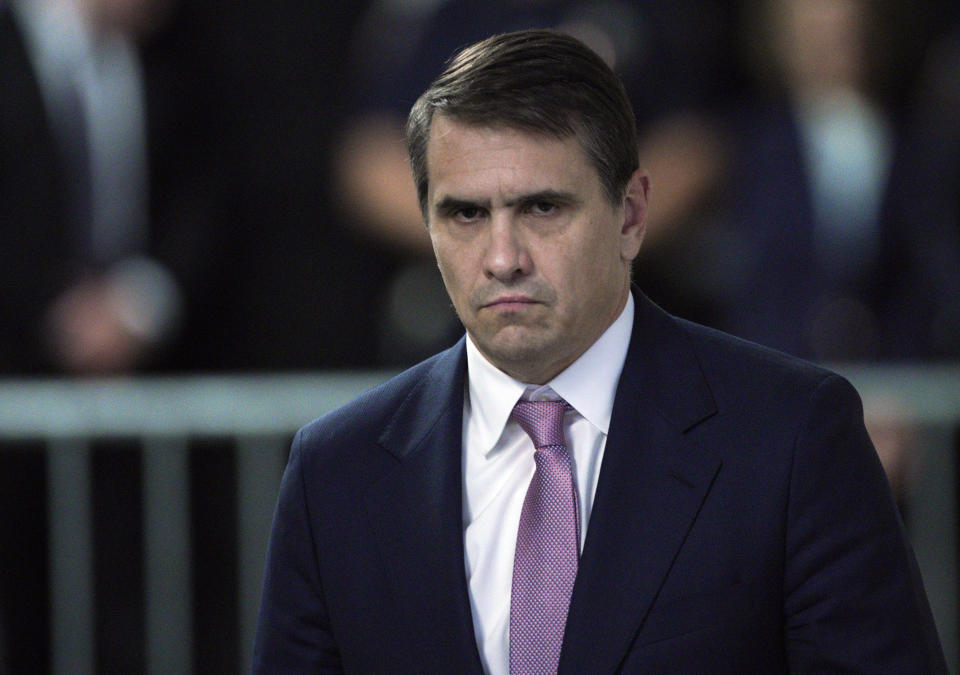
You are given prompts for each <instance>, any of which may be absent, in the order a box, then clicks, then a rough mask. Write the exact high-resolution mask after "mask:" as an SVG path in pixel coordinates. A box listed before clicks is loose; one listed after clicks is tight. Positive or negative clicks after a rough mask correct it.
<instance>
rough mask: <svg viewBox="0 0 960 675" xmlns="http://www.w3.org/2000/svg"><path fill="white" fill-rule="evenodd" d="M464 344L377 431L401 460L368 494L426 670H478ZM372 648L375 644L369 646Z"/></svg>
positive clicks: (444, 356)
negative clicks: (464, 484)
mask: <svg viewBox="0 0 960 675" xmlns="http://www.w3.org/2000/svg"><path fill="white" fill-rule="evenodd" d="M465 373H466V357H465V351H464V343H463V341H461V342H460V343H459V344H458V345H457V346H456V347H454V348H453V349H451V350H449V351H447V352H445V353H444V354H442V355H441V356H440V357H439V358H438V360H437V361H436V362H435V363H434V365H433V368H432V369H431V370H430V372H429V373H428V375H427V376H426V377H425V378H424V379H423V380H422V381H421V383H420V384H419V385H418V386H417V387H416V388H415V389H413V390H412V391H411V393H410V394H409V396H408V397H407V399H406V400H405V401H404V403H403V404H402V405H401V406H400V408H399V409H398V410H397V413H396V414H395V415H394V417H393V420H392V421H391V423H390V425H389V426H388V427H387V429H386V430H385V431H384V433H383V435H382V436H381V439H380V442H381V444H382V445H383V446H384V447H385V448H386V449H387V450H388V451H390V452H391V453H392V454H393V455H395V456H396V457H397V458H398V459H399V460H400V461H399V463H398V465H397V468H396V469H395V470H394V471H393V472H391V473H390V474H389V475H388V476H386V478H385V479H384V480H382V481H381V482H379V483H378V484H377V485H375V486H374V488H373V489H371V490H370V492H369V493H368V494H367V496H366V505H367V508H368V510H369V512H370V521H371V523H372V526H373V528H374V532H375V536H376V538H377V541H378V542H379V545H380V549H381V552H382V557H383V560H384V564H385V566H386V567H388V572H389V574H390V576H391V581H392V584H393V590H394V593H395V597H396V599H397V601H398V604H399V606H400V607H401V610H402V616H404V617H405V619H406V621H407V625H406V626H398V630H408V631H410V633H411V636H412V639H413V640H414V642H413V644H411V649H410V653H411V654H412V655H413V656H414V657H415V658H416V659H419V661H420V668H421V669H422V670H423V671H424V672H462V673H470V672H480V657H479V654H478V652H477V647H476V642H475V639H474V631H473V620H472V617H471V613H470V600H469V595H468V591H467V584H466V574H465V565H464V556H463V516H462V506H461V481H462V478H461V474H462V469H461V451H460V448H461V444H462V432H461V428H462V419H463V390H464V389H463V387H464V378H465ZM371 648H375V646H374V645H371Z"/></svg>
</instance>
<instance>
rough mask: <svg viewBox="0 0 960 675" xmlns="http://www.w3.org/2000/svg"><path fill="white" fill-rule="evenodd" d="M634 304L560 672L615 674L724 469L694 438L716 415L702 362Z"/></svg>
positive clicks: (661, 318) (676, 331)
mask: <svg viewBox="0 0 960 675" xmlns="http://www.w3.org/2000/svg"><path fill="white" fill-rule="evenodd" d="M635 298H636V300H637V303H636V307H637V311H636V317H635V321H634V327H633V336H632V338H631V344H630V350H629V352H628V355H627V360H626V363H625V364H624V370H623V373H622V375H621V378H620V382H619V384H618V388H617V395H616V399H615V402H614V409H613V416H612V418H611V422H610V434H609V436H608V438H607V445H606V448H605V450H604V458H603V465H602V467H601V470H600V478H599V483H598V486H597V492H596V497H595V499H594V505H593V512H592V515H591V518H590V523H589V527H588V530H587V539H586V543H585V545H584V550H583V555H582V557H581V560H580V569H579V572H578V575H577V581H576V584H575V586H574V590H573V598H572V600H571V606H570V614H569V617H568V619H567V630H566V637H565V640H564V647H563V653H562V655H561V662H560V671H561V672H569V673H580V672H596V673H606V672H613V671H615V670H616V668H617V665H618V664H619V663H620V662H621V660H622V659H623V657H624V655H625V654H626V651H627V649H628V648H629V646H630V644H631V642H632V641H633V638H634V637H635V635H636V633H637V630H638V629H639V627H640V625H641V624H642V622H643V620H644V618H645V617H646V614H647V612H648V611H649V609H650V607H651V605H652V604H653V601H654V599H655V598H656V595H657V593H658V591H659V589H660V587H661V586H662V585H663V582H664V580H665V578H666V576H667V573H668V572H669V570H670V567H671V565H672V563H673V560H674V558H675V556H676V554H677V552H678V551H679V549H680V547H681V545H682V544H683V540H684V538H685V536H686V533H687V532H688V531H689V529H690V527H691V525H692V524H693V522H694V520H695V518H696V516H697V513H698V511H699V509H700V506H701V504H702V503H703V501H704V499H705V497H706V495H707V493H708V491H709V490H710V487H711V485H712V483H713V479H714V477H715V476H716V473H717V471H718V470H719V468H720V458H719V456H717V455H715V454H713V453H712V452H711V451H710V449H708V448H703V447H699V446H698V445H697V444H696V442H695V441H694V440H693V439H692V434H687V433H686V432H687V431H688V430H690V429H691V428H692V427H693V426H695V425H696V424H698V423H699V422H701V421H703V420H704V419H706V418H707V417H710V416H711V415H713V414H714V413H715V412H716V407H715V404H714V401H713V397H712V395H711V393H710V390H709V388H708V386H707V384H706V381H705V379H704V377H703V374H702V372H701V371H700V367H699V363H698V361H697V358H696V355H695V354H694V353H693V351H692V348H691V347H690V346H689V345H688V344H687V342H686V337H685V335H684V334H683V333H682V331H681V330H680V328H679V326H678V325H677V324H676V320H675V319H673V318H672V317H669V316H668V315H667V314H666V313H664V312H663V311H662V310H660V309H659V308H657V307H656V306H655V305H653V303H651V302H650V301H649V300H647V299H646V298H645V297H644V296H643V295H642V294H640V293H635Z"/></svg>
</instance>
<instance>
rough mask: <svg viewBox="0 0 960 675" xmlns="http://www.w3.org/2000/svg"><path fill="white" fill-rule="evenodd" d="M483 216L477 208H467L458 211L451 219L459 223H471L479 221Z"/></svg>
mask: <svg viewBox="0 0 960 675" xmlns="http://www.w3.org/2000/svg"><path fill="white" fill-rule="evenodd" d="M482 215H483V210H482V209H481V208H479V207H477V206H467V207H464V208H462V209H458V210H457V211H456V212H455V213H454V214H453V217H454V218H455V219H456V220H459V221H460V222H465V223H471V222H473V221H475V220H479V219H480V217H481V216H482Z"/></svg>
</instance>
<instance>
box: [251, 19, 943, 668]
mask: <svg viewBox="0 0 960 675" xmlns="http://www.w3.org/2000/svg"><path fill="white" fill-rule="evenodd" d="M408 145H409V150H410V157H411V163H412V166H413V171H414V177H415V180H416V183H417V190H418V195H419V198H420V203H421V205H422V209H423V213H424V218H425V220H426V223H427V227H428V230H429V233H430V237H431V240H432V243H433V249H434V251H435V253H436V256H437V262H438V264H439V267H440V271H441V273H442V275H443V279H444V283H445V285H446V287H447V291H448V292H449V294H450V297H451V300H452V301H453V305H454V307H455V309H456V311H457V313H458V315H459V317H460V319H461V320H462V322H463V324H464V326H465V327H466V330H467V336H466V338H465V339H463V340H461V341H460V342H459V343H458V344H457V345H456V346H454V347H453V348H452V349H450V350H448V351H446V352H443V353H441V354H439V355H437V356H435V357H433V358H432V359H429V360H428V361H425V362H424V363H421V364H420V365H418V366H415V367H414V368H412V369H411V370H409V371H407V372H405V373H403V374H401V375H400V376H398V377H396V378H394V379H392V380H390V381H389V382H387V383H386V384H384V385H382V386H381V387H379V388H377V389H375V390H373V391H371V392H369V393H367V394H365V395H364V396H362V397H360V398H359V399H357V400H356V401H354V402H353V403H351V404H349V405H347V406H346V407H344V408H342V409H340V410H338V411H335V412H333V413H331V414H330V415H327V416H326V417H324V418H322V419H321V420H319V421H317V422H314V423H313V424H310V425H308V426H307V427H305V428H304V429H303V430H301V431H300V432H299V434H298V435H297V437H296V439H295V440H294V444H293V450H292V454H291V457H290V463H289V466H288V467H287V471H286V474H285V476H284V480H283V485H282V488H281V496H280V501H279V506H278V509H277V513H276V519H275V521H274V530H273V534H272V539H271V544H270V551H269V560H268V565H267V571H266V576H265V582H264V594H263V604H262V608H261V616H260V624H259V630H258V636H257V643H256V647H255V662H256V670H257V671H258V672H271V673H273V672H317V671H323V672H339V671H341V670H344V671H347V672H357V673H376V672H430V673H441V672H443V673H469V672H481V671H484V672H490V673H508V672H510V673H521V672H527V673H533V672H536V673H539V672H555V671H558V670H559V672H566V673H612V672H624V673H632V672H644V673H659V672H663V673H694V672H698V673H699V672H710V673H718V672H720V673H759V672H763V673H767V672H787V671H800V672H827V671H836V670H848V671H849V670H856V671H865V672H870V671H874V672H897V673H927V672H945V666H944V663H943V656H942V653H941V651H940V647H939V644H938V640H937V637H936V631H935V629H934V627H933V625H932V620H931V618H930V613H929V608H928V606H927V602H926V599H925V595H924V591H923V588H922V585H921V583H920V579H919V575H918V572H917V569H916V565H915V562H914V560H913V557H912V554H911V552H910V550H909V547H908V545H907V543H906V541H905V539H904V535H903V532H902V528H901V525H900V522H899V520H898V517H897V515H896V512H895V509H894V507H893V504H892V501H891V498H890V495H889V490H888V488H887V485H886V482H885V480H884V477H883V473H882V469H881V468H880V465H879V462H878V461H877V458H876V455H875V453H874V451H873V449H872V447H871V445H870V441H869V439H868V437H867V435H866V432H865V430H864V428H863V423H862V411H861V409H860V403H859V400H858V398H857V396H856V394H855V392H854V391H853V389H852V388H851V387H850V385H849V384H847V383H846V382H845V381H844V380H842V379H841V378H839V377H837V376H836V375H833V374H831V373H828V372H826V371H823V370H820V369H818V368H815V367H813V366H811V365H808V364H805V363H802V362H799V361H796V360H793V359H790V358H788V357H785V356H783V355H780V354H777V353H774V352H771V351H768V350H764V349H762V348H759V347H756V346H753V345H750V344H747V343H744V342H741V341H738V340H736V339H734V338H731V337H728V336H725V335H722V334H720V333H717V332H714V331H711V330H709V329H706V328H703V327H700V326H696V325H693V324H690V323H687V322H684V321H682V320H680V319H677V318H674V317H671V316H668V315H667V314H665V313H664V312H662V311H661V310H660V309H658V308H657V307H656V306H655V305H653V304H652V303H651V302H650V301H649V300H647V299H646V298H645V297H644V296H643V295H642V294H641V293H640V292H639V290H636V289H632V290H631V286H630V267H631V262H632V260H633V259H634V257H635V256H636V255H637V252H638V250H639V248H640V243H641V240H642V238H643V231H644V225H643V223H644V214H645V210H646V203H647V193H648V188H649V184H648V179H647V176H646V175H645V174H644V173H643V172H642V171H640V170H638V168H637V153H636V139H635V131H634V122H633V116H632V112H631V111H630V107H629V104H628V103H627V102H626V98H625V96H624V93H623V89H622V86H621V85H620V84H619V82H618V80H617V79H616V77H615V76H614V75H613V74H612V72H611V71H610V70H609V68H608V67H607V66H606V65H605V64H604V63H603V61H602V60H600V59H599V57H597V56H596V55H595V54H594V53H593V52H591V51H590V50H588V49H587V48H585V47H584V46H583V45H582V44H581V43H579V42H578V41H576V40H574V39H572V38H569V37H565V36H563V35H561V34H558V33H553V32H548V31H525V32H520V33H511V34H507V35H502V36H497V37H493V38H490V39H489V40H486V41H484V42H481V43H479V44H476V45H474V46H472V47H469V48H467V49H466V50H464V51H463V52H461V53H460V54H459V55H458V56H457V57H456V58H455V59H454V60H453V61H451V62H450V64H449V65H448V66H447V68H446V70H445V71H444V73H443V74H442V75H441V76H440V77H439V78H438V79H437V80H436V81H435V82H434V83H433V85H431V87H430V89H428V90H427V92H426V93H425V94H424V95H423V96H422V97H421V98H420V99H419V100H418V101H417V103H416V104H415V105H414V107H413V110H412V112H411V114H410V120H409V125H408ZM515 404H516V405H515ZM561 432H562V433H561ZM535 447H536V449H535Z"/></svg>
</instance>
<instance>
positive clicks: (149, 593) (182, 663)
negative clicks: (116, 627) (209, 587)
mask: <svg viewBox="0 0 960 675" xmlns="http://www.w3.org/2000/svg"><path fill="white" fill-rule="evenodd" d="M143 500H144V505H143V512H144V516H143V517H144V540H145V541H144V553H145V555H144V559H145V565H146V574H145V593H146V603H145V606H146V642H147V644H146V662H147V672H148V673H157V674H161V673H189V672H191V671H192V667H191V663H192V656H193V654H192V646H193V600H192V587H191V577H192V575H191V558H190V550H191V549H190V467H189V454H188V446H187V442H186V440H180V439H168V438H160V439H157V438H146V439H144V442H143Z"/></svg>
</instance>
